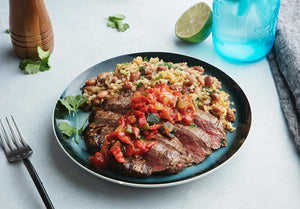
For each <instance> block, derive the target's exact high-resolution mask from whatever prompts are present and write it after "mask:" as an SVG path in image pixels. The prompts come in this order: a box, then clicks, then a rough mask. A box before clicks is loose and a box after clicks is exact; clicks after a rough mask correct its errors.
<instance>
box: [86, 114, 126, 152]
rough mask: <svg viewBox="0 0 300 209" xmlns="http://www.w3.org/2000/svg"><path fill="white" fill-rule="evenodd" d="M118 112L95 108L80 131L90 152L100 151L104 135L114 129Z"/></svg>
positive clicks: (118, 115) (118, 116)
mask: <svg viewBox="0 0 300 209" xmlns="http://www.w3.org/2000/svg"><path fill="white" fill-rule="evenodd" d="M120 117H121V115H120V114H117V113H114V112H110V111H104V110H102V109H100V108H96V110H95V111H93V112H92V113H91V115H90V118H89V125H88V126H87V127H86V128H85V130H84V131H83V133H82V137H83V139H84V141H85V143H86V145H87V148H88V151H89V152H90V153H92V154H93V153H95V152H97V151H100V149H101V146H102V144H103V142H104V141H105V136H106V135H108V134H110V133H111V132H113V131H114V130H115V128H116V127H117V125H118V120H119V118H120Z"/></svg>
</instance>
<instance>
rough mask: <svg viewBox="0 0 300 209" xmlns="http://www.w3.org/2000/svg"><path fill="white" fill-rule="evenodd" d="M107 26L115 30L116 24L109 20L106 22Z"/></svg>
mask: <svg viewBox="0 0 300 209" xmlns="http://www.w3.org/2000/svg"><path fill="white" fill-rule="evenodd" d="M107 25H108V26H109V27H111V28H117V24H116V23H115V22H113V21H110V20H109V21H108V22H107Z"/></svg>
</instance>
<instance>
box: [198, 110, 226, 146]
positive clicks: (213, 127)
mask: <svg viewBox="0 0 300 209" xmlns="http://www.w3.org/2000/svg"><path fill="white" fill-rule="evenodd" d="M194 123H195V124H196V125H197V126H198V127H199V128H201V129H202V130H203V131H205V132H206V133H207V134H208V135H209V136H210V138H211V148H212V149H214V150H216V149H219V148H220V147H221V146H226V145H227V139H226V138H227V131H226V130H225V127H224V126H223V124H222V121H220V120H218V118H217V117H215V116H213V115H212V114H210V113H208V112H205V111H202V110H198V111H197V114H196V116H195V118H194Z"/></svg>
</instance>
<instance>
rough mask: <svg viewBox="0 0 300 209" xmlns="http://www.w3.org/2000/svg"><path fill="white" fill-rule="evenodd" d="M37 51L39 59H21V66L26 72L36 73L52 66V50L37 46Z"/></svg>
mask: <svg viewBox="0 0 300 209" xmlns="http://www.w3.org/2000/svg"><path fill="white" fill-rule="evenodd" d="M37 53H38V56H39V58H40V60H39V61H33V60H31V59H24V60H21V61H20V63H19V68H20V69H21V70H24V72H25V73H26V74H35V73H38V72H39V71H41V72H43V71H47V70H49V69H50V68H51V66H50V64H49V57H50V52H49V50H48V51H44V50H43V49H42V48H41V47H40V46H38V47H37Z"/></svg>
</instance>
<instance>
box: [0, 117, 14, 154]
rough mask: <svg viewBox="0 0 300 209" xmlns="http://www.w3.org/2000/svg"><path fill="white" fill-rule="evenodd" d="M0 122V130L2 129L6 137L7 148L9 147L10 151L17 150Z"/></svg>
mask: <svg viewBox="0 0 300 209" xmlns="http://www.w3.org/2000/svg"><path fill="white" fill-rule="evenodd" d="M0 122H1V126H2V128H3V131H4V134H5V136H6V139H7V142H8V146H9V147H10V149H11V150H16V149H17V147H16V145H15V144H14V142H13V141H12V139H11V137H10V135H9V134H7V132H6V130H5V127H4V125H3V123H2V121H1V120H0Z"/></svg>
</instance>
